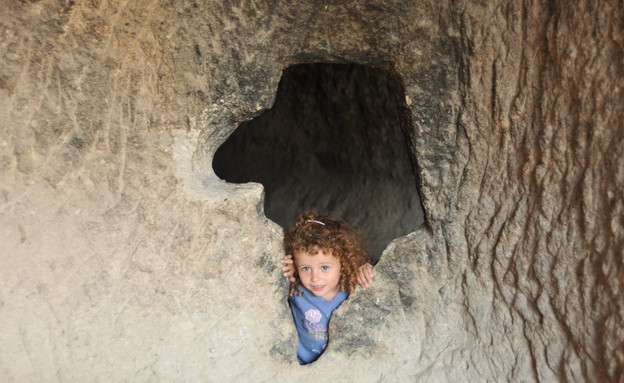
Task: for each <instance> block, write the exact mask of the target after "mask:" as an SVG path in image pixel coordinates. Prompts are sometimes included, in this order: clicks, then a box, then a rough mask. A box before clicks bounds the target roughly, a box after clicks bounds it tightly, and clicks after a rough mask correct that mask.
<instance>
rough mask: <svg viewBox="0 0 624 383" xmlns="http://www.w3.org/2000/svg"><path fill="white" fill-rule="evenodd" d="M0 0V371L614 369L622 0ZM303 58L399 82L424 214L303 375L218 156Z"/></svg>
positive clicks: (13, 374) (23, 377)
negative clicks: (384, 74)
mask: <svg viewBox="0 0 624 383" xmlns="http://www.w3.org/2000/svg"><path fill="white" fill-rule="evenodd" d="M0 7H1V9H2V12H1V13H0V15H1V16H0V33H1V35H2V38H1V39H0V61H1V63H2V65H0V118H1V120H0V147H1V150H0V266H1V267H0V281H1V282H0V322H1V323H2V327H1V329H0V344H2V347H1V348H0V380H1V381H6V382H22V381H158V380H162V381H215V382H222V381H276V380H282V381H319V380H330V379H333V380H337V381H355V380H360V381H422V382H440V381H450V382H463V381H517V382H522V381H527V382H531V381H536V382H537V381H541V382H550V381H586V382H603V381H605V382H606V381H609V382H617V381H621V380H622V375H623V373H624V352H623V351H622V350H623V347H622V344H623V341H624V334H623V332H624V331H623V330H622V329H623V328H624V319H623V316H624V302H623V300H622V298H621V296H622V286H623V280H624V265H623V261H622V254H623V253H624V243H623V237H624V228H623V226H624V220H623V218H622V217H624V197H623V195H622V190H624V160H622V158H624V156H623V154H624V153H622V151H623V150H624V142H623V141H624V130H623V129H622V121H623V119H624V110H623V108H622V107H621V105H623V104H624V95H623V85H624V63H623V61H622V57H623V52H622V46H624V41H622V40H623V37H624V32H623V31H622V25H624V20H623V18H624V16H623V15H624V10H623V4H622V2H621V1H616V0H605V1H602V2H600V3H599V4H598V5H597V4H596V3H595V2H590V1H578V2H574V3H566V4H564V3H563V2H549V3H544V4H542V3H540V2H529V1H518V2H517V1H502V0H496V1H491V2H478V1H474V2H471V1H418V2H415V1H406V0H403V1H399V0H394V1H362V2H351V1H340V2H328V1H310V2H294V1H286V0H284V1H268V2H265V1H262V2H261V1H257V2H254V1H243V0H241V1H234V0H232V1H229V0H228V1H212V0H211V1H205V2H195V1H191V0H189V1H175V2H173V1H160V0H154V1H142V0H137V1H130V2H121V3H119V2H98V1H88V2H74V1H64V0H41V1H12V2H10V1H3V2H2V3H1V4H0ZM306 62H334V63H336V62H340V63H357V64H362V65H373V66H382V67H386V68H391V69H392V70H393V72H394V73H396V75H397V76H398V77H399V78H400V81H401V82H402V83H403V86H404V88H405V94H406V100H405V105H402V106H401V114H402V116H403V121H404V123H405V124H406V126H407V128H408V133H409V135H410V142H409V146H410V149H411V150H412V154H413V155H414V157H415V158H416V160H417V163H418V170H419V173H418V176H419V177H418V178H419V187H420V195H421V197H422V204H423V208H424V217H425V225H424V226H423V227H422V228H419V229H417V230H416V231H414V232H413V233H411V234H408V235H406V236H404V237H401V238H397V239H396V240H395V241H393V242H392V243H391V244H390V245H389V246H388V248H387V249H386V251H385V252H384V254H383V255H382V258H381V260H380V262H379V263H378V264H377V266H376V268H375V272H376V277H375V278H376V279H375V282H374V286H373V287H372V288H370V289H367V290H364V291H358V292H356V293H355V294H353V295H352V296H351V297H350V299H349V300H348V301H347V302H346V303H345V304H343V305H342V306H341V307H340V308H339V309H338V311H337V312H336V313H335V315H334V318H333V321H332V326H331V330H330V331H331V332H330V334H331V340H330V344H329V348H328V350H327V352H326V353H325V354H324V355H323V356H322V357H321V358H320V359H319V360H318V361H317V362H315V363H314V364H312V365H309V366H305V367H301V366H299V365H298V364H297V363H296V361H295V357H294V350H295V337H294V328H293V326H292V323H291V317H290V313H289V309H288V307H287V305H286V301H285V295H286V292H287V285H286V283H285V281H283V280H282V278H281V277H280V271H279V266H278V264H279V263H278V262H279V259H280V257H281V251H282V249H281V234H282V233H281V229H280V227H279V226H278V225H277V224H275V223H274V222H271V221H270V220H268V219H266V218H265V216H264V213H263V198H264V197H263V190H262V187H261V186H260V185H258V184H243V185H233V184H228V183H225V182H223V181H221V180H219V179H218V177H217V176H216V175H215V174H214V172H213V170H212V166H211V165H212V157H213V154H214V153H215V151H216V150H217V148H218V147H219V146H220V145H221V144H222V143H223V142H224V141H225V139H226V137H228V136H229V135H230V134H231V133H232V131H233V130H234V129H235V128H236V127H237V126H238V125H239V124H240V123H241V122H243V121H247V120H250V119H252V118H254V117H256V116H257V115H259V114H260V113H261V112H262V111H263V110H266V109H268V108H270V107H271V105H272V103H273V100H274V98H275V94H276V90H277V85H278V82H279V79H280V76H281V73H282V70H283V69H284V68H286V67H288V66H290V65H292V64H296V63H306Z"/></svg>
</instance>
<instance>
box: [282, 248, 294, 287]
mask: <svg viewBox="0 0 624 383" xmlns="http://www.w3.org/2000/svg"><path fill="white" fill-rule="evenodd" d="M280 262H281V263H282V264H283V265H285V266H284V267H282V271H283V272H284V276H285V277H286V278H288V280H289V281H291V282H294V281H295V277H294V275H295V266H294V264H293V259H292V255H290V254H287V255H285V256H284V258H282V260H281V261H280Z"/></svg>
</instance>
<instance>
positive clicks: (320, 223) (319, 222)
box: [306, 219, 325, 226]
mask: <svg viewBox="0 0 624 383" xmlns="http://www.w3.org/2000/svg"><path fill="white" fill-rule="evenodd" d="M310 222H313V223H318V224H319V225H323V226H325V224H324V223H323V222H321V221H317V220H315V219H309V220H307V221H306V223H310Z"/></svg>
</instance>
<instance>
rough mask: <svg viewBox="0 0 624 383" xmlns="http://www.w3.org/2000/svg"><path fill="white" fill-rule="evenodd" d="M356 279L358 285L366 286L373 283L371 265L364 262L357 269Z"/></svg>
mask: <svg viewBox="0 0 624 383" xmlns="http://www.w3.org/2000/svg"><path fill="white" fill-rule="evenodd" d="M357 281H358V283H359V284H360V286H362V287H364V288H366V287H368V286H370V285H371V283H373V266H371V264H370V263H365V264H363V265H362V266H360V267H358V269H357Z"/></svg>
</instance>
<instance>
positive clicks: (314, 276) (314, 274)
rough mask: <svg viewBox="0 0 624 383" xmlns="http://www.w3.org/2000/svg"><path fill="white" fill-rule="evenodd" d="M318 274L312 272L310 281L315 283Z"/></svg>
mask: <svg viewBox="0 0 624 383" xmlns="http://www.w3.org/2000/svg"><path fill="white" fill-rule="evenodd" d="M318 276H319V274H318V271H314V270H312V281H313V282H314V281H316V278H318Z"/></svg>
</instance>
